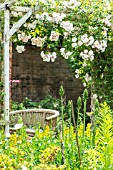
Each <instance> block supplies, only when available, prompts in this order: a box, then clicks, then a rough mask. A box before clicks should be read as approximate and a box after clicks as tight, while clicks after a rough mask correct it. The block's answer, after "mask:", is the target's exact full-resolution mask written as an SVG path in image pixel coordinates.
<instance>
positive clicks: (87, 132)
mask: <svg viewBox="0 0 113 170" xmlns="http://www.w3.org/2000/svg"><path fill="white" fill-rule="evenodd" d="M90 128H91V124H90V123H88V124H87V127H86V132H85V133H86V136H87V137H90Z"/></svg>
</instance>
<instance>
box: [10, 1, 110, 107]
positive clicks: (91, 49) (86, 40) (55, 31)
mask: <svg viewBox="0 0 113 170" xmlns="http://www.w3.org/2000/svg"><path fill="white" fill-rule="evenodd" d="M15 6H29V7H31V8H34V7H36V6H37V8H38V10H37V11H35V12H34V13H33V15H32V16H31V17H30V18H29V19H28V20H27V22H26V23H25V24H23V26H22V27H21V28H20V29H19V30H18V32H16V33H15V34H14V36H13V37H12V41H13V43H14V44H15V45H16V49H17V51H18V52H19V53H22V52H24V51H25V46H24V45H25V44H32V45H34V46H37V47H40V48H41V49H42V51H41V57H42V59H43V61H44V62H54V61H55V60H56V59H57V57H60V56H62V57H64V58H65V59H66V60H67V62H68V63H69V65H70V67H71V69H72V71H73V73H74V75H75V77H76V78H80V79H82V81H83V85H84V86H87V87H89V88H91V90H92V91H93V93H94V94H95V93H96V94H97V95H98V97H99V98H100V99H104V100H106V101H107V102H108V103H109V104H110V105H111V106H112V103H113V76H112V75H113V57H112V55H113V48H112V46H113V25H112V18H113V17H112V15H113V2H112V1H110V0H86V1H83V0H80V1H77V0H66V1H65V0H61V1H57V0H20V1H19V2H17V3H16V4H15ZM23 15H24V13H22V12H15V11H11V17H12V19H11V21H12V24H14V23H16V22H17V21H18V19H20V18H21V17H22V16H23Z"/></svg>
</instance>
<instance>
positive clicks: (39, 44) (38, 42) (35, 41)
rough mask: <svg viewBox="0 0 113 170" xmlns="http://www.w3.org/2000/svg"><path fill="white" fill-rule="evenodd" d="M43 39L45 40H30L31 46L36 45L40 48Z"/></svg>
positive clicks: (38, 38)
mask: <svg viewBox="0 0 113 170" xmlns="http://www.w3.org/2000/svg"><path fill="white" fill-rule="evenodd" d="M44 39H45V38H40V37H37V38H34V37H33V38H32V39H31V42H32V45H36V46H37V47H42V45H43V42H44Z"/></svg>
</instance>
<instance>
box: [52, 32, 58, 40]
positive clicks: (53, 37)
mask: <svg viewBox="0 0 113 170" xmlns="http://www.w3.org/2000/svg"><path fill="white" fill-rule="evenodd" d="M58 39H59V33H58V32H55V31H51V35H50V40H51V41H58Z"/></svg>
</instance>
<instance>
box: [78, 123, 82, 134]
mask: <svg viewBox="0 0 113 170" xmlns="http://www.w3.org/2000/svg"><path fill="white" fill-rule="evenodd" d="M78 136H83V124H80V126H79V129H78Z"/></svg>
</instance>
